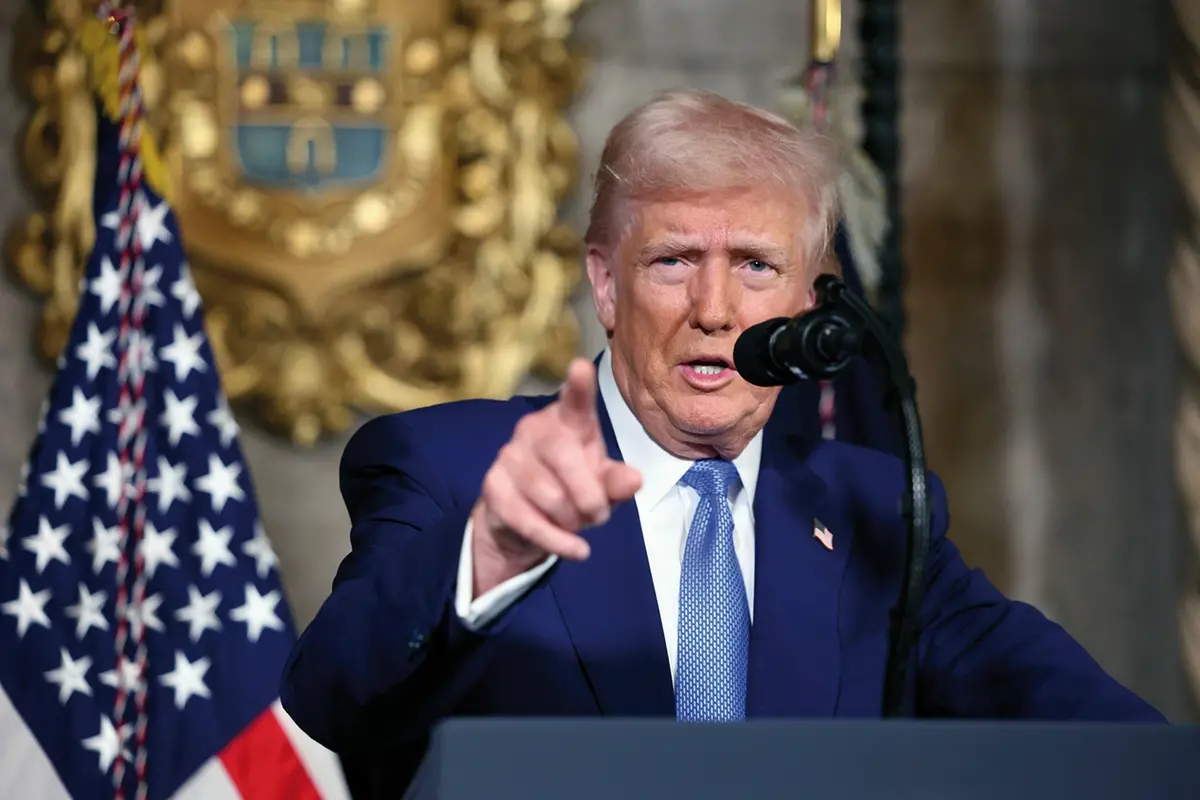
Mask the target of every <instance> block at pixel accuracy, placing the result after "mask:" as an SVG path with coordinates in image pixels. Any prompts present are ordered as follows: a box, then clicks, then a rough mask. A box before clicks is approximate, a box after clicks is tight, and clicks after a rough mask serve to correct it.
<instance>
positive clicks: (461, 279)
mask: <svg viewBox="0 0 1200 800" xmlns="http://www.w3.org/2000/svg"><path fill="white" fill-rule="evenodd" d="M579 2H580V0H565V1H564V2H560V1H558V0H529V1H528V2H507V1H506V0H253V2H252V1H251V0H208V1H207V2H192V1H191V0H165V1H164V2H162V3H158V4H154V7H153V8H150V7H149V5H150V4H147V6H148V7H147V9H146V11H143V13H142V15H141V19H142V20H143V21H144V22H143V23H142V29H143V30H144V32H145V36H144V39H145V42H144V45H143V50H144V51H145V52H144V53H143V55H142V63H141V66H140V68H141V70H142V90H143V94H144V97H145V101H146V104H147V107H148V110H149V114H150V119H151V123H152V124H151V130H152V132H153V135H154V137H155V138H156V139H157V140H158V141H157V143H156V145H157V146H156V150H157V151H158V152H159V153H161V162H162V171H163V173H164V182H166V183H168V184H169V186H170V191H169V199H170V202H171V205H172V207H173V208H174V209H175V211H176V213H177V215H178V217H179V221H180V225H181V228H182V232H183V237H184V246H185V248H186V249H187V251H188V254H189V257H190V260H191V267H192V271H193V274H194V275H195V278H196V282H197V285H198V286H199V288H200V291H201V294H202V296H203V298H204V302H205V307H206V309H207V324H208V330H209V335H210V338H211V341H212V343H213V347H214V350H215V351H216V355H217V358H218V360H219V362H220V366H221V369H222V375H223V378H224V382H225V389H226V392H227V394H228V395H229V396H230V397H231V398H235V399H237V398H245V399H254V400H256V401H257V407H258V409H259V411H260V416H261V418H262V419H264V420H265V421H266V422H267V423H269V424H271V425H273V426H274V427H277V428H279V429H281V430H283V431H285V432H286V433H287V434H288V435H290V436H291V437H292V438H293V439H295V440H296V441H298V442H302V443H311V442H313V441H315V440H316V439H317V438H318V437H319V436H320V435H321V434H322V432H324V431H331V430H339V429H342V428H344V427H346V426H348V425H349V424H350V422H351V420H352V411H353V410H354V409H362V410H365V411H369V412H380V411H391V410H401V409H406V408H413V407H416V406H421V405H427V404H431V403H435V402H441V401H445V400H452V399H457V398H463V397H488V396H505V395H507V394H509V393H511V392H512V391H513V390H514V388H515V387H516V384H517V383H518V382H519V381H520V380H521V379H522V378H523V377H524V376H525V375H527V374H529V373H530V372H531V371H532V372H543V373H546V374H548V375H551V376H553V375H558V374H561V371H562V369H563V368H564V367H565V364H566V362H567V361H568V360H569V358H570V357H571V356H572V355H573V353H574V349H575V338H576V331H575V322H574V319H573V318H572V317H571V315H570V312H569V310H568V306H567V300H568V297H569V294H570V292H571V290H572V289H573V287H574V285H575V283H576V282H577V280H578V277H579V276H578V267H577V265H576V262H577V259H576V251H575V242H576V237H575V236H574V234H573V233H572V232H570V231H569V230H568V229H567V228H565V227H563V226H561V225H559V224H557V219H556V218H557V205H558V201H559V199H560V198H561V197H562V195H563V194H564V193H565V191H566V190H567V189H568V188H569V186H570V184H571V182H572V181H573V180H574V179H575V138H574V134H573V132H572V131H571V130H570V128H569V127H568V125H567V124H566V122H565V120H564V119H563V118H562V116H561V111H562V109H563V107H564V106H565V105H566V103H567V102H568V101H569V99H570V97H571V95H572V93H573V91H574V88H575V85H576V82H577V77H578V72H579V69H578V63H577V60H576V59H575V58H574V57H573V56H572V55H571V54H570V53H569V52H568V51H567V49H566V46H565V44H564V39H565V37H566V35H567V34H568V33H569V29H570V15H571V14H572V13H573V12H574V10H575V7H576V6H577V5H578V3H579ZM48 5H49V8H48V10H47V15H46V19H45V21H44V24H43V31H42V35H41V37H40V39H39V40H38V41H40V42H41V43H42V46H41V48H40V49H38V52H36V53H35V54H34V58H33V60H34V62H35V63H34V64H33V67H32V68H31V70H30V72H29V80H28V83H29V86H30V88H31V93H32V94H33V96H34V100H35V102H36V103H37V109H36V111H35V114H34V117H33V119H32V121H31V125H30V127H29V131H28V134H27V140H26V146H25V148H24V152H25V161H26V163H27V165H28V167H29V168H30V171H31V172H32V173H33V175H34V177H35V178H38V179H39V180H40V181H41V182H42V183H43V184H45V185H46V186H47V187H48V188H50V189H51V190H52V191H53V198H52V203H53V205H54V209H53V212H52V213H49V214H46V213H38V214H34V215H33V216H31V217H30V218H29V219H28V220H27V221H26V223H25V225H24V226H22V228H21V229H20V230H19V231H18V232H17V234H18V235H17V237H16V242H15V244H16V252H17V259H16V261H17V269H18V273H19V274H20V275H21V276H22V277H24V279H25V280H26V282H28V283H29V284H30V285H32V286H33V287H34V288H35V289H39V290H41V291H43V292H44V293H46V294H47V295H48V301H47V305H46V308H45V313H44V317H43V325H42V331H41V341H42V345H43V349H44V350H45V351H46V354H47V355H48V356H51V357H53V356H55V355H57V350H56V349H57V348H58V347H61V340H62V336H63V332H64V331H65V325H66V324H69V320H70V316H71V314H72V313H73V303H74V298H73V296H72V294H73V292H74V291H75V288H74V285H73V283H72V282H71V281H70V280H67V279H66V278H65V277H64V275H65V272H66V269H67V268H66V267H64V264H65V263H66V262H67V261H68V260H71V259H70V257H69V255H68V254H70V253H72V252H73V253H74V254H75V263H76V264H77V263H78V262H79V261H81V260H82V259H81V257H80V256H79V253H78V251H79V250H84V249H85V247H86V246H90V243H89V242H88V235H89V233H88V232H87V231H82V232H79V231H73V230H72V229H71V226H70V224H69V223H70V220H72V219H74V218H75V216H83V217H86V216H87V215H86V214H83V215H78V214H74V215H73V213H72V208H71V207H72V204H75V205H79V204H80V203H82V202H86V201H87V197H88V194H87V191H86V190H87V187H88V186H89V185H90V183H89V182H90V180H91V176H90V174H89V173H88V170H89V169H90V163H91V162H90V160H89V158H88V152H87V147H86V142H82V141H81V138H82V134H81V133H80V126H77V125H73V123H72V120H73V119H74V117H73V116H72V115H73V114H74V115H76V116H78V115H80V114H83V113H85V111H86V109H90V108H91V107H92V102H93V101H92V98H91V97H89V96H88V95H87V93H86V83H85V82H83V81H80V80H79V76H78V73H79V71H80V70H84V71H86V70H88V69H95V68H96V62H97V58H98V56H96V54H95V53H94V52H84V51H83V50H81V49H80V45H79V40H80V36H81V29H82V28H83V27H84V26H85V23H84V22H82V20H86V19H90V18H89V17H88V13H87V11H86V10H85V9H86V8H87V7H88V4H87V3H85V2H83V0H53V2H51V3H49V4H48ZM140 5H141V4H139V8H140ZM35 49H36V48H35ZM92 49H93V50H94V49H95V47H94V43H93V47H92ZM72 59H74V60H75V62H74V67H73V68H70V69H67V68H64V65H69V64H71V63H72ZM81 198H82V199H81ZM75 240H78V241H77V242H76V241H75ZM72 243H74V245H77V246H73V245H72ZM69 245H72V246H69ZM56 271H57V277H55V276H56Z"/></svg>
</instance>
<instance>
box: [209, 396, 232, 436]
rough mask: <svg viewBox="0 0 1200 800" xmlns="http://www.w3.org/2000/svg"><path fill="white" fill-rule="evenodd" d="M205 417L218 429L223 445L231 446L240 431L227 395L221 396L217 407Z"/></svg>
mask: <svg viewBox="0 0 1200 800" xmlns="http://www.w3.org/2000/svg"><path fill="white" fill-rule="evenodd" d="M205 419H206V420H207V421H208V424H209V425H212V426H213V427H214V428H216V429H217V433H218V434H219V435H220V437H221V447H229V445H230V443H231V442H232V441H233V440H234V438H235V437H236V436H237V435H238V433H239V431H238V424H237V420H235V419H234V418H233V413H232V412H231V411H230V410H229V401H228V400H226V399H225V395H221V396H220V398H219V399H218V400H217V407H216V408H214V409H213V410H212V411H210V412H208V416H207V417H205Z"/></svg>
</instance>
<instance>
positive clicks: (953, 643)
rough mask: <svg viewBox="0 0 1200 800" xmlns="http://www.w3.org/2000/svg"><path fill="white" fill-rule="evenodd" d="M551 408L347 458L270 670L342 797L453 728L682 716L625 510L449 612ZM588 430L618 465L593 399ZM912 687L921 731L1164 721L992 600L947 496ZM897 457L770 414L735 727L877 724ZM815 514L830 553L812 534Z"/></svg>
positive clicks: (469, 408)
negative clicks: (513, 463) (1018, 722)
mask: <svg viewBox="0 0 1200 800" xmlns="http://www.w3.org/2000/svg"><path fill="white" fill-rule="evenodd" d="M552 399H553V398H549V397H536V398H534V397H517V398H514V399H512V400H508V401H502V402H501V401H488V400H471V401H464V402H461V403H455V404H449V405H442V406H435V407H430V408H425V409H421V410H417V411H412V412H407V413H404V414H398V415H392V416H384V417H380V418H377V419H375V420H373V421H371V422H369V423H367V424H366V425H365V426H363V428H362V429H360V430H359V431H358V433H357V434H356V435H355V436H354V437H353V438H352V440H351V442H350V443H349V445H348V446H347V448H346V452H345V456H344V459H343V462H342V470H341V488H342V494H343V496H344V498H345V502H346V507H347V509H348V510H349V512H350V517H351V521H352V528H351V534H350V536H351V543H352V552H351V553H350V555H348V556H347V557H346V559H345V560H344V561H343V562H342V564H341V566H340V568H339V569H338V572H337V576H336V578H335V580H334V586H333V592H332V594H331V595H330V597H329V598H328V599H327V600H326V602H325V604H324V605H323V606H322V608H321V610H320V612H319V613H318V614H317V616H316V618H315V619H314V620H313V622H312V624H311V625H309V627H308V628H307V630H305V631H304V633H303V634H302V636H301V637H300V640H299V642H298V643H297V645H296V647H295V649H294V651H293V652H292V654H291V657H290V659H289V660H288V662H287V665H286V667H285V670H284V675H283V684H282V702H283V706H284V708H286V709H287V711H288V713H289V714H291V716H292V717H293V718H294V719H295V721H296V722H297V723H298V724H299V725H300V727H301V728H303V729H304V730H305V731H306V732H307V733H308V734H309V735H310V736H312V737H313V738H314V739H316V740H317V741H318V742H321V743H322V744H324V745H325V746H326V747H329V748H330V749H332V750H334V751H337V752H338V753H340V754H341V755H342V757H343V763H344V764H345V765H346V769H347V776H348V779H349V781H350V783H351V786H352V788H353V790H354V791H355V794H356V796H359V797H371V796H376V795H380V796H383V795H386V796H399V793H400V792H401V791H402V787H403V786H405V785H407V783H408V782H409V781H410V779H411V776H412V774H413V772H414V771H415V769H416V767H417V765H418V763H419V760H420V758H421V755H422V753H423V751H424V748H425V747H426V744H427V739H428V735H429V733H430V731H431V728H432V727H433V726H434V725H435V724H436V723H437V722H438V721H439V720H441V719H444V718H446V717H449V716H460V715H466V716H478V715H538V716H547V715H574V716H598V715H604V716H664V717H673V716H674V714H675V700H674V691H673V689H672V681H671V675H670V671H669V667H668V663H667V651H666V647H665V644H664V641H663V632H662V625H661V621H660V619H659V611H658V605H657V603H656V600H655V596H654V587H653V584H652V581H651V576H650V571H649V566H648V562H647V558H646V552H645V548H644V546H643V543H642V533H641V529H640V526H639V523H638V513H637V509H636V506H635V504H634V503H632V502H628V503H624V504H622V505H621V506H619V507H618V508H617V509H616V510H615V512H614V513H613V515H612V517H611V519H610V521H609V522H608V523H607V524H605V525H602V526H600V527H598V528H595V529H592V530H589V531H587V532H586V534H585V535H586V537H587V539H588V540H589V542H590V543H591V547H592V555H591V557H590V558H589V559H588V560H587V561H584V562H559V563H558V564H557V565H556V566H555V567H554V568H553V569H551V570H550V571H549V573H548V574H547V575H546V576H545V577H544V578H543V579H542V581H541V582H539V584H538V585H537V586H536V587H535V588H534V589H533V590H531V591H530V592H529V593H528V594H527V595H526V596H525V597H524V599H522V600H520V601H519V602H518V603H517V604H516V605H515V606H513V607H512V608H511V609H510V610H509V611H508V612H506V613H505V614H504V615H502V616H501V617H500V618H499V619H498V620H497V621H496V622H494V623H493V624H492V625H491V626H490V627H488V628H487V629H485V630H484V631H481V632H472V631H470V630H467V629H466V628H465V627H464V626H463V625H462V624H461V623H460V622H459V619H458V616H457V614H456V613H455V611H454V607H453V597H454V588H455V580H456V572H457V568H458V562H459V554H460V550H461V547H462V541H463V532H464V529H465V526H466V523H467V518H468V516H469V514H470V511H471V508H472V506H473V504H474V503H475V501H476V499H477V497H478V494H479V489H480V485H481V483H482V480H483V476H484V473H485V472H486V470H487V469H488V467H489V466H490V465H491V463H492V461H493V459H494V458H495V456H496V454H497V452H498V451H499V449H500V448H501V447H502V446H503V445H504V444H505V442H507V441H508V439H509V438H510V436H511V434H512V431H513V428H514V426H515V425H516V423H517V420H518V419H520V418H521V417H522V416H523V415H525V414H527V413H529V412H531V411H535V410H537V409H539V408H542V407H544V406H545V405H546V404H547V403H548V402H550V401H551V400H552ZM600 412H601V413H600V418H601V424H602V426H603V428H604V432H605V436H606V438H607V440H608V447H609V451H610V453H611V455H612V456H613V457H614V458H620V453H619V451H618V449H617V446H616V442H615V440H614V437H613V434H612V429H611V425H610V423H609V421H608V416H607V414H606V413H605V412H604V409H603V404H602V403H601V408H600ZM931 483H932V488H933V495H932V500H933V545H932V551H931V555H930V565H929V570H928V575H929V583H928V587H927V592H926V596H925V601H924V613H923V615H922V629H921V635H920V639H919V643H918V647H917V648H915V653H914V661H915V664H916V669H915V670H913V671H912V672H913V673H914V675H915V677H914V679H913V681H912V685H911V686H910V687H909V691H910V692H911V693H913V694H912V696H913V699H914V701H915V707H916V709H917V711H918V713H919V714H920V715H922V716H957V717H993V718H995V717H1023V718H1043V719H1092V720H1146V721H1161V720H1162V717H1161V716H1160V715H1159V714H1158V713H1157V712H1156V711H1155V710H1154V709H1152V708H1151V707H1150V706H1148V705H1147V704H1146V703H1144V702H1143V701H1142V700H1140V699H1139V698H1138V697H1136V696H1135V695H1134V694H1132V693H1131V692H1129V691H1128V690H1126V689H1125V688H1123V687H1122V686H1120V685H1119V684H1118V683H1116V682H1115V681H1114V680H1113V679H1111V678H1110V677H1109V676H1108V675H1106V674H1105V673H1104V671H1102V670H1101V668H1100V667H1099V666H1098V665H1097V664H1096V662H1095V661H1093V660H1092V658H1091V657H1089V656H1088V654H1087V653H1086V652H1084V650H1083V649H1082V648H1081V647H1080V646H1079V645H1078V644H1077V643H1076V642H1075V641H1073V640H1072V639H1071V638H1070V637H1069V636H1068V635H1067V634H1066V633H1065V632H1064V631H1063V630H1062V629H1061V628H1059V627H1058V626H1057V625H1055V624H1053V623H1052V622H1050V621H1048V620H1047V619H1046V618H1045V617H1043V616H1042V615H1041V614H1040V613H1039V612H1038V611H1037V610H1035V609H1034V608H1032V607H1030V606H1028V605H1024V604H1021V603H1017V602H1013V601H1010V600H1008V599H1006V598H1005V597H1003V596H1002V595H1001V594H1000V592H999V591H997V590H996V589H995V588H994V587H993V586H992V585H991V584H990V583H989V582H988V580H987V579H986V578H985V577H984V576H983V575H982V574H981V573H980V572H978V571H974V570H971V569H968V567H967V566H966V565H965V564H964V563H963V561H962V560H961V558H960V557H959V554H958V551H957V549H956V548H955V546H954V545H953V544H952V543H951V541H950V540H949V539H948V538H947V537H946V528H947V525H948V523H949V518H948V515H947V508H946V499H945V495H944V493H943V490H942V487H941V483H940V482H939V481H938V480H937V479H936V478H932V480H931ZM904 489H905V483H904V472H903V468H902V464H901V462H900V461H899V460H898V459H896V458H894V457H892V456H890V455H886V454H884V453H880V452H877V451H872V450H867V449H863V448H859V447H856V446H854V445H849V444H844V443H840V442H830V441H822V440H820V439H814V438H809V437H806V436H804V435H802V434H800V433H797V432H796V431H795V426H794V425H791V424H786V421H785V422H784V423H777V422H775V421H772V422H771V423H769V424H768V426H767V429H766V431H765V435H764V442H763V454H762V463H761V467H760V474H759V479H758V487H757V490H756V492H755V503H754V519H755V548H756V559H755V563H756V564H757V567H756V576H755V593H754V625H753V628H752V633H751V641H750V665H749V684H748V696H747V701H746V702H747V709H746V711H747V715H748V716H749V717H751V718H761V717H874V716H878V715H879V714H880V713H881V693H882V686H883V676H884V668H885V664H886V661H887V650H888V623H889V618H890V612H891V610H892V608H893V606H894V605H895V604H896V601H897V597H898V594H899V588H900V581H901V577H902V574H903V569H904V550H905V529H904V522H903V519H902V517H901V515H900V505H901V498H902V494H903V492H904ZM814 520H820V521H821V522H822V523H823V524H824V525H825V526H826V527H827V528H828V529H829V530H830V531H831V532H832V533H833V535H834V547H833V550H832V551H830V550H827V549H826V548H825V547H823V546H822V545H821V544H820V542H819V541H818V540H817V539H815V538H814V536H813V522H814Z"/></svg>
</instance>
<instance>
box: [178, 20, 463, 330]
mask: <svg viewBox="0 0 1200 800" xmlns="http://www.w3.org/2000/svg"><path fill="white" fill-rule="evenodd" d="M449 10H450V9H449V6H448V4H447V3H444V2H424V1H423V2H412V1H411V0H331V1H330V2H315V1H314V0H309V1H307V2H305V1H304V0H293V2H275V3H267V4H261V3H251V2H245V0H215V1H214V2H212V3H187V2H175V3H172V4H171V5H170V14H171V30H172V34H173V41H174V43H175V44H174V46H169V47H168V48H167V50H166V52H168V53H170V54H172V55H173V57H172V58H171V60H170V61H169V62H168V74H169V76H170V86H171V92H172V98H173V99H175V100H176V101H177V106H176V110H175V113H174V114H173V115H172V117H171V119H170V124H171V125H172V129H173V130H174V131H175V132H176V134H177V135H176V137H175V139H176V141H177V149H176V153H177V159H178V161H177V163H178V169H177V170H176V172H177V178H178V181H177V195H176V198H175V207H176V211H177V213H178V214H179V218H180V222H181V225H182V227H183V233H184V236H185V238H186V240H187V243H188V248H189V252H190V253H191V254H192V255H193V258H195V259H196V260H197V261H199V262H202V263H204V264H209V265H211V266H212V267H213V269H216V270H219V271H225V272H228V271H230V270H232V271H234V272H235V273H236V275H235V276H234V277H243V278H244V277H253V278H254V279H256V280H258V281H262V282H266V283H267V284H268V285H270V286H272V287H274V288H275V289H276V290H277V291H278V292H280V293H281V294H282V295H284V296H285V297H287V298H288V299H289V300H290V301H291V302H292V303H293V304H295V306H296V311H297V312H298V313H300V314H301V315H303V316H306V317H312V318H315V317H319V316H320V315H321V313H322V312H321V309H322V308H323V307H324V306H325V305H326V304H327V302H328V301H329V299H330V298H331V297H336V296H338V295H339V294H340V293H341V292H342V291H343V290H344V288H345V286H347V285H349V284H355V283H359V282H361V281H363V280H365V279H369V277H371V276H373V275H378V274H379V273H380V272H381V271H387V272H389V273H390V272H392V271H394V270H396V269H398V268H413V269H417V268H421V267H422V266H423V265H425V264H428V263H429V262H430V260H431V257H432V258H437V257H438V256H440V255H441V254H442V253H443V252H444V250H445V247H446V245H447V239H448V235H449V233H450V232H451V231H450V225H449V224H448V222H449V218H450V216H451V207H450V201H451V198H450V196H449V193H448V192H447V191H446V189H447V188H448V187H447V184H448V183H449V181H448V180H447V178H450V177H452V175H450V174H447V171H449V172H451V173H452V171H453V168H454V163H453V154H452V153H449V152H447V151H446V147H445V143H446V142H447V141H448V137H446V136H445V135H444V134H445V128H444V126H445V125H446V124H448V123H449V122H450V119H449V116H448V115H447V114H446V113H445V112H446V109H445V108H444V107H442V106H439V105H437V104H436V92H437V88H438V79H439V78H440V77H443V75H444V73H441V70H439V69H438V68H437V65H436V64H435V63H434V59H433V58H428V59H426V60H427V62H429V63H427V64H420V63H419V58H414V57H413V56H412V55H411V53H410V51H411V50H412V47H413V44H414V43H417V48H418V51H419V48H420V47H422V46H424V47H425V48H426V49H427V50H431V51H436V50H439V49H440V48H439V42H440V39H441V38H442V35H443V34H444V32H445V28H446V25H447V15H448V12H449ZM418 55H419V52H418ZM414 65H415V66H417V67H418V68H420V67H425V69H423V70H422V69H418V70H417V71H418V72H424V75H422V76H421V77H423V78H424V79H425V82H426V86H425V89H426V90H425V91H424V92H421V91H419V90H418V91H416V92H412V93H409V92H407V91H406V89H408V88H415V87H413V86H410V85H412V84H415V83H417V82H414V81H412V80H411V78H412V75H411V73H412V72H413V70H412V67H413V66H414ZM406 67H407V69H406ZM406 84H408V85H406Z"/></svg>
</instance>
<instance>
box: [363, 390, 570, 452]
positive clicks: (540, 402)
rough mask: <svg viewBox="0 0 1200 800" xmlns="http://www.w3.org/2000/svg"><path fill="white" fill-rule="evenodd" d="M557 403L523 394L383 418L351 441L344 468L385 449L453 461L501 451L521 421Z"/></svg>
mask: <svg viewBox="0 0 1200 800" xmlns="http://www.w3.org/2000/svg"><path fill="white" fill-rule="evenodd" d="M553 399H554V397H553V396H552V395H546V396H533V395H518V396H516V397H512V398H509V399H508V400H486V399H472V400H458V401H454V402H450V403H439V404H437V405H432V406H425V407H423V408H416V409H413V410H411V411H401V412H398V413H395V414H384V415H382V416H378V417H375V418H373V419H371V420H368V421H367V422H366V423H364V424H363V425H362V427H360V428H359V429H358V430H357V431H355V433H354V435H353V436H352V437H350V441H349V442H348V443H347V444H346V449H345V452H344V453H343V456H342V463H343V467H345V466H346V465H347V464H353V463H361V462H363V461H364V460H365V461H370V460H371V454H372V453H375V452H378V451H379V450H380V448H381V447H382V448H386V449H387V450H389V451H390V452H391V453H392V454H393V455H398V454H399V453H401V452H407V451H433V452H438V453H441V454H443V455H444V456H451V455H453V454H454V453H456V452H461V451H463V450H472V449H474V450H487V449H489V448H490V447H491V443H493V442H495V443H496V444H495V448H494V449H495V450H498V449H499V448H500V446H501V445H503V443H504V442H505V441H507V439H508V438H509V437H510V436H511V435H512V431H513V428H514V427H516V424H517V421H518V420H519V419H521V417H523V416H525V415H526V414H528V413H530V412H533V411H537V410H539V409H541V408H544V407H545V406H546V405H547V404H548V403H550V402H551V401H552V400H553Z"/></svg>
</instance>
